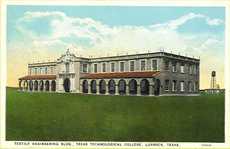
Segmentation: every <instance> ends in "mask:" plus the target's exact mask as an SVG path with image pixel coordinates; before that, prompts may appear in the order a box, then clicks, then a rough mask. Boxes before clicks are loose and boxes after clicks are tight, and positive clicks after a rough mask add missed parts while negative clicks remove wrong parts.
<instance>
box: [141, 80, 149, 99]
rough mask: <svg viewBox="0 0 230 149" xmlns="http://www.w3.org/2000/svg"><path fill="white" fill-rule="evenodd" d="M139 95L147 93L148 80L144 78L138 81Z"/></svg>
mask: <svg viewBox="0 0 230 149" xmlns="http://www.w3.org/2000/svg"><path fill="white" fill-rule="evenodd" d="M140 89H141V95H149V81H148V80H146V79H143V80H141V82H140Z"/></svg>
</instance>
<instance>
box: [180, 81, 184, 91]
mask: <svg viewBox="0 0 230 149" xmlns="http://www.w3.org/2000/svg"><path fill="white" fill-rule="evenodd" d="M180 91H181V92H184V81H181V82H180Z"/></svg>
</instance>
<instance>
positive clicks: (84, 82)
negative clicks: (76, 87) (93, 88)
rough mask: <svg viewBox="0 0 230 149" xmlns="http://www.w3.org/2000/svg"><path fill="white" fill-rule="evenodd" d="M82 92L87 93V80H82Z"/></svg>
mask: <svg viewBox="0 0 230 149" xmlns="http://www.w3.org/2000/svg"><path fill="white" fill-rule="evenodd" d="M82 92H83V93H88V81H87V80H84V81H83V82H82Z"/></svg>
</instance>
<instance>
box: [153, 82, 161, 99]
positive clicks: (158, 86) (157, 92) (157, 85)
mask: <svg viewBox="0 0 230 149" xmlns="http://www.w3.org/2000/svg"><path fill="white" fill-rule="evenodd" d="M160 87H161V81H160V80H159V79H156V82H155V90H154V95H156V96H158V95H159V94H160Z"/></svg>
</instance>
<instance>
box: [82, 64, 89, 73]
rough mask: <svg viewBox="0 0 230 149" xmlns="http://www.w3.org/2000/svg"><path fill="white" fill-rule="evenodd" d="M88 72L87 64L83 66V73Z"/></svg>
mask: <svg viewBox="0 0 230 149" xmlns="http://www.w3.org/2000/svg"><path fill="white" fill-rule="evenodd" d="M87 70H88V65H87V64H83V65H82V71H83V72H87Z"/></svg>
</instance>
